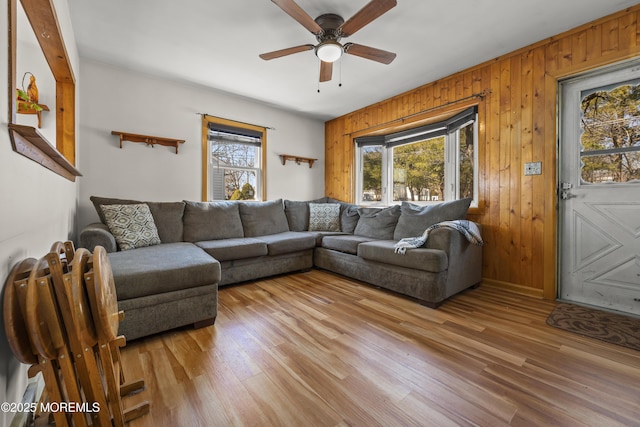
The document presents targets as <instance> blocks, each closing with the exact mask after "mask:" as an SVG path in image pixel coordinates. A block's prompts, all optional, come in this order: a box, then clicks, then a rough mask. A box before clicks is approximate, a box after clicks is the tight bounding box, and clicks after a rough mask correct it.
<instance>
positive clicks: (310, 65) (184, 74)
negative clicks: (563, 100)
mask: <svg viewBox="0 0 640 427" xmlns="http://www.w3.org/2000/svg"><path fill="white" fill-rule="evenodd" d="M68 3H69V9H70V13H71V20H72V24H73V28H74V32H75V37H76V42H77V44H78V47H79V50H80V55H81V56H82V57H85V58H90V59H94V60H99V61H103V62H107V63H111V64H115V65H119V66H123V67H127V68H130V69H134V70H139V71H142V72H145V73H152V74H156V75H159V76H162V77H167V78H171V79H176V80H180V81H186V82H189V83H192V84H198V85H202V86H205V87H208V88H212V89H215V90H219V91H223V92H227V93H233V94H237V95H241V96H244V97H249V98H252V99H256V100H259V101H262V102H265V103H267V104H271V105H274V106H278V107H282V108H285V109H288V110H293V111H297V112H301V113H303V114H306V115H309V116H312V117H316V118H319V119H322V120H327V119H330V118H334V117H338V116H341V115H343V114H346V113H348V112H351V111H354V110H357V109H359V108H361V107H365V106H367V105H370V104H373V103H375V102H378V101H381V100H383V99H386V98H389V97H391V96H394V95H397V94H399V93H402V92H405V91H407V90H410V89H413V88H415V87H418V86H421V85H423V84H425V83H429V82H432V81H434V80H437V79H439V78H442V77H445V76H448V75H451V74H453V73H455V72H457V71H460V70H463V69H465V68H468V67H471V66H473V65H476V64H479V63H482V62H484V61H487V60H490V59H492V58H494V57H497V56H500V55H502V54H505V53H508V52H511V51H513V50H516V49H518V48H521V47H524V46H527V45H529V44H531V43H534V42H537V41H540V40H542V39H544V38H547V37H550V36H553V35H556V34H559V33H561V32H563V31H565V30H568V29H571V28H574V27H576V26H578V25H581V24H584V23H587V22H590V21H592V20H594V19H597V18H599V17H602V16H605V15H608V14H610V13H612V12H616V11H619V10H622V9H624V8H626V7H629V6H632V5H634V4H636V3H638V1H637V0H529V1H526V0H398V5H397V6H396V7H395V8H393V9H391V10H390V11H389V12H387V13H386V14H384V15H382V16H381V17H380V18H378V19H377V20H375V21H373V22H372V23H370V24H369V25H367V26H366V27H364V28H363V29H361V30H360V31H358V32H357V33H356V34H354V35H353V36H351V37H349V38H346V39H343V42H354V43H359V44H363V45H367V46H372V47H376V48H379V49H384V50H389V51H392V52H395V53H397V55H398V56H397V57H396V59H395V61H394V62H393V63H391V64H390V65H383V64H379V63H377V62H372V61H369V60H366V59H362V58H359V57H356V56H352V55H345V56H343V58H342V59H341V60H340V61H339V62H338V63H336V64H335V65H334V73H333V77H334V78H333V80H331V81H330V82H326V83H318V75H319V60H318V59H317V58H316V57H315V55H314V53H313V51H307V52H302V53H297V54H294V55H291V56H287V57H283V58H279V59H274V60H271V61H263V60H262V59H260V58H259V57H258V55H259V54H260V53H264V52H270V51H273V50H278V49H283V48H287V47H292V46H297V45H302V44H307V43H312V44H316V40H315V36H313V35H312V34H311V33H310V32H308V31H307V30H306V29H305V28H304V27H303V26H302V25H300V24H299V23H297V22H296V21H294V20H293V19H292V18H291V17H290V16H289V15H287V14H285V13H284V12H283V11H282V10H281V9H280V8H279V7H278V6H276V5H275V4H274V3H272V2H271V1H269V0H181V1H175V0H109V1H104V0H68ZM297 3H298V4H299V5H300V6H301V7H302V8H303V9H304V10H305V11H306V12H307V13H308V14H309V15H311V17H313V18H315V17H317V16H318V15H321V14H323V13H337V14H339V15H341V16H342V17H343V18H345V19H348V18H349V17H351V16H352V15H353V14H354V13H356V12H357V11H358V10H359V9H360V8H361V7H363V6H364V5H365V4H367V3H368V0H348V1H346V0H297ZM339 82H342V86H341V87H339V85H338V83H339ZM318 89H320V93H318Z"/></svg>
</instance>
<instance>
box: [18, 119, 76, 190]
mask: <svg viewBox="0 0 640 427" xmlns="http://www.w3.org/2000/svg"><path fill="white" fill-rule="evenodd" d="M9 135H10V136H11V145H12V146H13V150H14V151H15V152H17V153H20V154H22V155H23V156H25V157H28V158H29V159H31V160H33V161H34V162H36V163H40V164H41V165H42V166H44V167H46V168H47V169H50V170H52V171H53V172H55V173H57V174H58V175H60V176H63V177H65V178H67V179H68V180H69V181H75V180H76V177H77V176H82V174H81V173H80V172H79V171H78V170H77V169H76V168H75V167H74V166H73V165H72V164H71V163H70V162H69V161H68V160H67V159H66V158H65V157H64V156H63V155H62V154H61V153H60V152H59V151H58V150H56V148H55V147H54V146H53V145H51V144H50V143H49V142H48V141H47V139H46V138H45V137H44V136H42V134H41V133H40V132H38V130H37V129H36V128H34V127H32V126H23V125H17V124H15V123H9Z"/></svg>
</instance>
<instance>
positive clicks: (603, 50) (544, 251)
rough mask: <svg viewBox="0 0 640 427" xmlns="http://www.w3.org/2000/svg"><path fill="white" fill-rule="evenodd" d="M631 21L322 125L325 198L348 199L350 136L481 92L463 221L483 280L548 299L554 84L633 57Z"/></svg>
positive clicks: (633, 12)
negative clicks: (469, 205)
mask: <svg viewBox="0 0 640 427" xmlns="http://www.w3.org/2000/svg"><path fill="white" fill-rule="evenodd" d="M639 15H640V5H638V6H634V7H632V8H629V9H626V10H624V11H621V12H618V13H616V14H613V15H610V16H607V17H605V18H602V19H599V20H597V21H595V22H593V23H590V24H587V25H584V26H582V27H579V28H576V29H574V30H571V31H568V32H566V33H563V34H560V35H558V36H555V37H552V38H549V39H547V40H544V41H541V42H539V43H536V44H534V45H531V46H528V47H526V48H523V49H520V50H518V51H515V52H513V53H511V54H508V55H505V56H502V57H499V58H496V59H495V60H492V61H489V62H486V63H483V64H480V65H478V66H475V67H473V68H471V69H468V70H465V71H462V72H460V73H457V74H454V75H452V76H449V77H447V78H444V79H441V80H438V81H435V82H433V83H429V84H427V85H424V86H421V87H419V88H416V89H414V90H412V91H409V92H406V93H403V94H400V95H398V96H395V97H393V98H391V99H388V100H385V101H382V102H380V103H377V104H374V105H371V106H369V107H366V108H363V109H360V110H357V111H354V112H352V113H350V114H347V115H345V116H342V117H338V118H336V119H334V120H331V121H329V122H327V123H326V126H325V162H326V164H325V190H326V195H327V196H330V197H334V198H337V199H341V200H345V201H354V199H355V195H354V179H355V176H354V148H355V147H354V143H353V138H354V137H355V136H360V135H364V134H367V133H371V132H375V131H376V130H380V129H381V128H387V129H388V128H389V127H393V126H396V125H398V124H401V123H403V124H405V125H406V123H407V120H404V121H403V120H401V119H402V118H403V117H407V116H410V120H409V121H411V120H415V121H416V123H417V121H419V120H421V119H425V118H428V117H429V116H433V115H436V114H438V113H439V112H440V111H439V109H438V107H439V106H443V109H445V108H449V109H451V108H452V107H453V106H452V105H450V103H451V102H452V101H456V100H458V99H461V98H466V97H471V96H472V95H473V94H476V93H480V92H483V91H486V92H487V95H486V96H485V97H482V98H477V100H476V101H466V102H467V104H468V103H469V102H476V103H477V104H478V114H479V124H480V126H479V130H480V135H479V136H480V143H479V157H480V171H479V172H480V181H479V184H480V200H481V202H480V203H481V206H480V208H478V209H476V210H473V211H470V215H469V218H470V219H472V220H475V221H477V222H479V223H481V224H482V226H483V234H484V238H485V240H486V243H485V246H484V262H483V277H484V280H485V281H486V282H492V283H494V284H499V285H501V286H504V287H507V288H510V289H512V290H515V291H517V292H521V293H525V294H529V295H535V296H540V297H544V298H555V295H556V258H557V249H556V238H557V236H556V203H557V198H556V161H557V156H556V153H557V136H556V127H557V123H556V109H557V101H556V100H557V91H558V80H559V79H561V78H565V77H568V76H571V75H575V74H578V73H581V72H584V71H587V70H590V69H593V68H596V67H600V66H604V65H607V64H611V63H615V62H618V61H622V60H625V59H629V58H633V57H636V56H640V26H638V25H637V23H638V17H639ZM445 104H449V105H448V106H446V107H445ZM456 105H457V104H456ZM427 110H428V111H427ZM421 112H425V113H424V115H421V114H420V113H421ZM531 161H541V162H542V165H543V166H542V175H536V176H524V163H525V162H531Z"/></svg>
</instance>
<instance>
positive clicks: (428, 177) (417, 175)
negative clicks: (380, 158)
mask: <svg viewBox="0 0 640 427" xmlns="http://www.w3.org/2000/svg"><path fill="white" fill-rule="evenodd" d="M444 141H445V138H444V136H439V137H436V138H429V139H426V140H424V141H419V142H414V143H410V144H405V145H399V146H396V147H394V148H393V201H394V202H402V201H411V202H417V201H422V202H424V201H438V200H444V167H445V165H444Z"/></svg>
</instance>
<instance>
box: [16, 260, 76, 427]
mask: <svg viewBox="0 0 640 427" xmlns="http://www.w3.org/2000/svg"><path fill="white" fill-rule="evenodd" d="M52 288H53V285H52V283H51V276H49V274H48V263H47V260H46V258H41V259H39V260H38V261H37V262H36V263H35V265H34V266H33V268H32V270H31V273H30V274H29V280H28V284H27V289H26V301H25V306H26V320H27V322H26V323H27V328H28V331H29V335H30V337H31V340H32V342H33V345H34V348H35V349H36V351H37V354H38V356H39V358H40V360H41V364H43V363H51V364H55V365H57V367H58V368H59V369H56V368H54V372H59V374H60V375H59V376H58V378H57V381H56V382H57V383H58V384H59V389H60V390H61V391H63V392H64V393H62V395H61V398H62V399H64V400H62V402H77V403H81V402H84V401H85V400H84V398H83V397H82V393H81V391H80V387H79V385H78V378H77V376H76V370H75V366H74V363H73V358H74V357H73V354H72V353H71V352H70V351H69V348H68V347H67V342H66V338H65V331H64V329H63V325H62V320H61V317H60V313H59V310H58V306H57V303H56V301H55V295H54V291H53V289H52ZM45 382H46V379H45ZM56 412H57V411H54V416H55V415H56ZM68 418H70V419H71V420H72V421H73V424H74V425H75V426H87V425H88V423H87V419H86V417H85V414H84V413H83V412H79V411H72V412H71V413H70V414H68Z"/></svg>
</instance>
